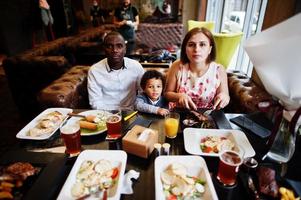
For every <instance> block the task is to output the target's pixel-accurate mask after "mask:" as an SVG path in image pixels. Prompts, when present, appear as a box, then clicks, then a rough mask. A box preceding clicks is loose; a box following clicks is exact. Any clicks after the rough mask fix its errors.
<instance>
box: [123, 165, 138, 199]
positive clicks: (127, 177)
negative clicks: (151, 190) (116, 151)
mask: <svg viewBox="0 0 301 200" xmlns="http://www.w3.org/2000/svg"><path fill="white" fill-rule="evenodd" d="M139 176H140V173H139V172H137V171H135V170H130V171H128V172H127V173H125V174H124V177H123V183H122V188H121V194H133V188H132V184H133V182H132V180H131V179H132V178H134V179H138V178H139Z"/></svg>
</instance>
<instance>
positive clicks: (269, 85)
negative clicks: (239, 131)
mask: <svg viewBox="0 0 301 200" xmlns="http://www.w3.org/2000/svg"><path fill="white" fill-rule="evenodd" d="M300 20H301V14H297V15H295V16H293V17H291V18H289V19H287V20H286V21H284V22H282V23H279V24H277V25H275V26H273V27H271V28H269V29H266V30H264V31H262V32H261V33H258V34H256V35H254V36H252V37H250V38H249V39H248V40H247V41H246V42H245V44H244V48H245V50H246V52H247V53H248V56H249V57H250V59H251V61H252V63H253V65H254V67H255V68H256V72H257V74H258V76H259V77H260V80H261V81H262V83H263V85H264V87H265V89H266V90H267V91H268V92H269V93H270V94H272V95H273V96H275V97H277V98H278V99H279V100H280V103H281V104H282V105H283V106H284V107H285V109H286V110H297V109H298V108H299V107H300V106H301V90H300V85H301V79H300V74H301V67H300V65H301V56H300V50H301V26H300Z"/></svg>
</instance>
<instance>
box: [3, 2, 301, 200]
mask: <svg viewBox="0 0 301 200" xmlns="http://www.w3.org/2000/svg"><path fill="white" fill-rule="evenodd" d="M45 2H46V1H45ZM94 2H97V6H98V7H99V8H100V10H101V14H99V16H97V19H96V21H97V22H95V21H92V18H93V17H92V15H91V9H92V7H93V3H94ZM122 2H123V1H122V0H97V1H92V0H47V3H48V4H49V7H48V9H47V10H48V11H49V13H50V15H51V17H49V15H48V17H49V18H48V21H47V20H46V21H47V23H46V24H47V25H45V18H43V15H42V16H41V10H43V9H42V7H41V0H40V1H38V0H21V1H20V0H10V1H1V2H0V128H1V134H0V157H1V160H0V177H1V179H0V199H125V200H126V199H135V200H136V199H157V200H161V199H169V200H171V199H186V198H185V195H187V199H206V200H207V199H231V200H232V199H267V200H269V199H273V200H274V199H288V200H292V199H298V198H297V197H299V199H300V196H301V173H299V172H298V169H300V167H301V161H300V159H299V158H300V155H301V119H299V115H300V113H301V109H300V108H301V107H300V97H299V96H298V94H299V95H300V92H298V91H297V92H296V93H297V94H296V96H294V95H291V96H290V97H291V98H289V99H290V100H292V101H293V100H295V102H294V104H293V105H294V108H291V107H290V108H289V109H286V107H285V106H286V105H287V104H285V103H287V102H288V101H285V103H284V104H282V103H279V102H282V101H281V100H282V99H281V98H280V97H279V96H277V94H275V93H273V92H274V91H275V90H273V89H270V88H271V87H269V86H268V85H269V84H267V82H270V83H271V85H273V83H272V82H273V77H269V79H268V81H267V79H263V78H262V77H263V75H262V74H261V73H262V71H261V70H260V69H261V68H259V67H258V66H256V64H257V63H259V62H258V60H256V58H254V57H253V55H252V54H251V53H250V54H249V51H247V50H248V48H247V47H249V46H251V47H252V45H249V44H250V43H252V41H255V39H256V37H258V38H259V36H261V35H262V34H266V33H268V32H272V30H271V31H269V30H270V29H273V30H276V29H277V28H274V27H277V26H278V25H279V24H282V23H283V22H286V21H288V20H290V19H291V18H294V17H296V18H297V17H299V19H300V16H299V15H300V14H299V13H300V11H301V1H298V0H286V1H280V0H247V1H245V0H131V1H130V2H131V4H132V5H133V6H134V7H135V8H137V10H138V13H139V21H140V22H139V25H138V27H137V29H136V30H135V33H136V38H135V47H134V48H133V49H131V50H130V51H127V53H126V57H129V58H131V59H134V60H137V61H138V62H139V63H140V64H141V65H142V67H143V68H144V69H145V70H146V71H147V70H157V71H159V72H161V73H162V74H163V75H164V76H165V75H166V76H168V71H169V68H170V67H171V65H172V63H173V62H174V61H175V60H176V59H180V55H181V43H182V40H183V38H184V36H185V34H186V33H187V32H188V31H189V30H191V29H193V28H195V27H205V28H207V29H209V30H210V31H211V32H212V34H213V37H214V41H215V43H216V51H217V57H216V62H218V63H221V64H222V65H223V66H224V68H225V70H226V72H227V81H228V90H229V95H230V102H229V104H228V105H227V106H226V107H225V108H223V109H221V110H213V111H211V112H210V114H208V115H207V114H206V116H207V117H208V118H206V121H205V122H201V123H200V122H196V123H194V122H191V123H190V121H189V120H190V119H191V117H192V118H198V113H197V114H195V113H193V112H192V111H187V110H185V109H178V110H177V109H175V110H173V112H176V113H177V116H178V118H177V120H178V123H179V124H178V125H177V131H176V133H175V134H176V137H175V138H171V137H168V133H167V131H168V130H167V128H166V126H165V127H164V123H165V122H166V118H164V117H160V116H158V115H154V114H146V113H143V112H136V111H135V110H122V111H121V112H120V115H121V117H122V119H123V122H122V128H120V129H121V131H122V133H121V135H122V136H121V137H118V139H116V140H111V139H110V138H109V139H108V137H106V135H107V134H108V135H109V133H107V132H109V128H108V125H107V127H106V128H104V130H101V131H98V132H97V133H95V132H94V133H93V132H92V133H90V134H87V135H83V134H82V133H81V136H80V139H81V146H80V147H79V148H80V151H81V153H80V154H79V155H78V154H77V155H75V156H74V155H73V154H71V153H68V152H67V150H66V148H65V146H64V144H66V142H65V143H64V141H65V139H63V138H62V137H61V134H62V130H61V134H60V129H59V127H60V126H61V125H62V124H63V123H65V120H66V119H67V118H68V120H66V122H69V120H70V121H72V119H76V120H77V121H78V119H79V118H77V117H76V116H72V117H70V116H69V115H68V113H69V112H71V113H75V114H78V113H79V114H81V115H83V114H84V115H85V114H87V113H88V114H89V113H90V111H92V113H93V114H95V112H94V111H93V110H91V106H90V105H89V98H88V90H87V76H88V71H89V69H90V67H91V66H92V65H93V64H94V63H96V62H98V61H100V60H101V59H103V58H105V56H106V55H105V53H104V47H103V46H104V45H103V38H104V37H105V35H106V34H108V33H109V32H111V31H115V30H116V26H115V25H114V24H113V18H114V9H115V8H117V7H118V6H120V4H121V3H122ZM165 6H166V7H165ZM295 21H296V20H295ZM95 23H96V24H95ZM299 24H300V23H299ZM299 24H295V25H296V26H299ZM283 27H284V26H283ZM298 31H299V32H297V37H298V34H299V33H301V32H300V28H299V29H298ZM292 35H293V34H292ZM281 37H283V38H286V37H287V35H281ZM296 41H297V40H296ZM253 43H254V42H253ZM298 45H299V46H300V39H299V40H298V42H296V46H298ZM259 47H260V46H259ZM250 52H251V51H250ZM258 53H259V54H261V53H262V54H264V53H265V51H264V50H262V51H261V52H260V50H259V48H258ZM284 54H285V53H284ZM273 56H274V58H276V57H277V56H278V55H273ZM290 63H291V62H290ZM296 63H297V64H299V65H300V58H299V59H296ZM258 65H259V64H258ZM257 67H258V68H257ZM298 72H300V70H298V71H297V73H298ZM284 76H285V75H284V74H283V78H284V79H285V80H287V79H286V78H287V77H284ZM293 77H296V76H293V75H292V76H291V78H292V79H293ZM297 77H298V75H297ZM288 79H289V78H288ZM270 80H272V81H270ZM276 82H277V81H275V83H276ZM299 83H300V81H299ZM275 87H277V86H275ZM290 89H291V88H289V89H288V90H290ZM294 89H296V88H295V87H294ZM292 90H293V89H292ZM292 90H290V91H292ZM297 90H298V89H297ZM296 99H297V100H296ZM296 102H297V103H296ZM298 103H299V104H298ZM296 104H297V106H295V105H296ZM290 105H291V104H290ZM49 110H51V111H56V110H59V111H61V112H62V113H63V115H64V120H63V119H62V121H60V123H59V125H58V126H57V127H56V129H55V130H54V131H52V132H53V133H51V135H49V137H45V138H43V137H42V138H38V139H37V138H30V137H29V136H28V135H27V133H24V132H26V131H28V127H33V126H34V125H35V124H36V123H37V121H38V120H41V117H42V116H43V115H45V111H47V112H49ZM284 110H285V111H284ZM205 111H206V110H204V109H202V110H201V111H200V110H198V112H201V113H202V114H203V115H205ZM103 113H105V114H106V111H103ZM103 113H102V114H103ZM283 113H286V114H287V115H288V117H287V115H286V114H283ZM98 114H99V113H98ZM98 114H97V116H98ZM105 114H104V115H105ZM65 118H66V119H65ZM171 118H174V117H171ZM175 118H176V117H175ZM288 118H289V119H288ZM185 120H188V124H186V123H185V122H184V121H185ZM189 123H190V124H189ZM26 127H27V128H26ZM81 131H82V132H83V130H81ZM136 132H137V133H136ZM146 132H148V133H146ZM143 133H145V134H146V135H148V136H147V137H148V138H147V139H148V140H147V142H146V141H144V142H140V143H139V141H138V142H133V141H132V140H133V139H132V138H133V137H134V136H133V135H134V134H136V136H137V138H139V137H140V136H141V135H144V134H143ZM152 134H154V135H155V136H154V138H152V137H151V136H150V135H152ZM202 134H203V135H215V136H216V137H222V138H230V140H233V141H234V147H233V149H235V150H240V149H241V147H242V149H243V155H242V158H241V160H242V161H241V162H240V164H239V165H238V167H237V168H235V172H234V183H233V184H229V185H227V184H226V183H225V182H223V180H222V178H221V176H222V175H221V173H222V172H221V171H220V170H221V169H220V168H221V164H220V163H222V161H221V160H222V156H221V154H219V153H216V152H213V153H210V152H209V153H208V152H207V153H206V152H204V151H202V150H201V149H202V147H200V145H201V146H202V145H203V144H201V143H202V142H201V141H203V139H202V136H201V135H202ZM218 134H220V136H218ZM282 134H286V135H284V136H283V135H282ZM229 135H230V136H229ZM136 136H135V137H136ZM203 137H204V136H203ZM281 137H283V138H281ZM137 140H138V139H137ZM200 142H201V143H200ZM67 148H68V147H67ZM274 151H275V152H276V153H275V152H274ZM279 151H280V153H279ZM221 152H222V151H221ZM221 152H220V153H221ZM233 152H234V150H233ZM277 153H279V154H281V153H283V154H285V156H284V157H285V158H283V159H280V158H279V156H278V157H277V156H276V157H275V156H274V154H277ZM237 155H239V154H238V153H237ZM110 159H111V163H110V165H112V166H113V167H111V168H112V169H110V170H109V171H110V173H112V174H111V175H110V178H111V179H112V180H111V182H112V183H110V184H111V185H109V186H106V185H105V184H104V186H102V187H100V186H99V188H98V187H97V188H98V189H96V191H95V189H94V188H95V187H94V188H93V187H90V186H86V185H85V186H82V185H80V186H78V185H74V183H75V182H77V183H78V182H80V184H82V182H84V181H83V180H84V178H83V179H79V178H75V177H76V176H77V177H78V176H79V175H78V173H79V172H77V171H78V170H80V167H82V166H80V165H81V164H82V163H83V162H86V161H87V160H93V162H95V163H92V165H93V170H92V171H93V173H95V172H96V174H97V173H98V174H100V172H99V171H97V170H103V169H102V167H103V166H104V165H108V163H105V164H103V163H102V164H98V163H99V162H100V161H101V162H102V161H107V160H110ZM17 162H22V163H23V164H24V163H30V164H31V166H30V167H31V172H30V173H32V174H30V175H26V176H25V175H24V173H23V174H21V172H19V174H17V175H13V177H18V178H13V179H5V178H3V177H7V174H8V175H9V176H10V177H12V174H14V173H15V172H9V167H7V166H9V165H12V164H15V163H17ZM117 162H118V163H119V164H116V163H117ZM177 162H178V164H179V163H180V164H179V165H174V164H171V163H177ZM82 165H83V164H82ZM32 166H33V167H32ZM99 166H100V169H98V167H99ZM183 166H184V167H183ZM26 167H28V166H21V168H26ZM30 167H29V168H30ZM232 167H233V166H232ZM238 168H239V172H238ZM81 169H82V168H81ZM114 170H115V171H114ZM186 170H187V172H186ZM116 171H117V172H116ZM183 171H184V172H183ZM224 171H226V170H225V169H224ZM115 172H116V174H115V175H114V173H115ZM27 173H28V171H27ZM87 173H88V172H87ZM89 173H90V172H89ZM172 173H174V174H175V175H174V176H175V177H178V179H179V180H177V181H178V182H180V183H175V184H176V185H173V184H172V183H171V182H177V181H175V179H176V178H171V177H172V176H173V175H171V174H172ZM186 173H187V174H186ZM98 174H97V175H98ZM137 174H138V175H137ZM93 176H94V175H93ZM95 176H96V175H95ZM184 176H185V177H184ZM20 177H21V178H20ZM28 177H29V178H28ZM179 177H182V178H179ZM183 177H184V178H183ZM2 179H3V180H2ZM25 179H26V180H25ZM99 179H101V178H99ZM171 179H172V180H173V181H171ZM191 182H193V183H192V184H191ZM203 182H204V183H203ZM184 183H185V184H184ZM177 184H178V185H177ZM179 185H180V186H179ZM192 185H193V186H192ZM77 187H79V188H80V189H78V188H77ZM192 187H193V189H187V188H192ZM200 187H201V189H200ZM71 188H72V189H71ZM74 188H76V190H77V191H76V192H78V191H81V190H82V191H83V192H81V193H80V194H79V195H78V194H74V193H76V192H73V191H74V190H75V189H74ZM91 188H92V189H91ZM174 188H176V189H174ZM202 188H203V189H202ZM71 190H72V192H70V191H71ZM182 190H183V191H182ZM190 190H191V191H193V192H191V191H190ZM203 190H205V192H204V191H203ZM84 191H85V192H84ZM87 191H88V192H87ZM189 195H190V196H189ZM292 196H293V197H292Z"/></svg>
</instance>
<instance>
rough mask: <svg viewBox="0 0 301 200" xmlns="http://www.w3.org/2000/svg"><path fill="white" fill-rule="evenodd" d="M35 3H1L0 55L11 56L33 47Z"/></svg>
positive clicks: (8, 0)
mask: <svg viewBox="0 0 301 200" xmlns="http://www.w3.org/2000/svg"><path fill="white" fill-rule="evenodd" d="M35 2H38V0H1V1H0V53H4V54H7V55H9V56H10V55H15V54H17V53H19V52H22V51H24V50H26V49H28V48H30V47H31V45H32V41H31V37H32V30H33V19H34V10H35V8H34V7H35ZM37 5H38V4H37ZM37 8H38V7H37Z"/></svg>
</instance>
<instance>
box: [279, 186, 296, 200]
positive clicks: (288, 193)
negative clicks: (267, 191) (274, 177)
mask: <svg viewBox="0 0 301 200" xmlns="http://www.w3.org/2000/svg"><path fill="white" fill-rule="evenodd" d="M279 193H280V194H281V197H280V199H281V200H300V197H298V198H296V197H295V195H294V192H293V191H292V190H289V189H287V188H285V187H280V188H279Z"/></svg>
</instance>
